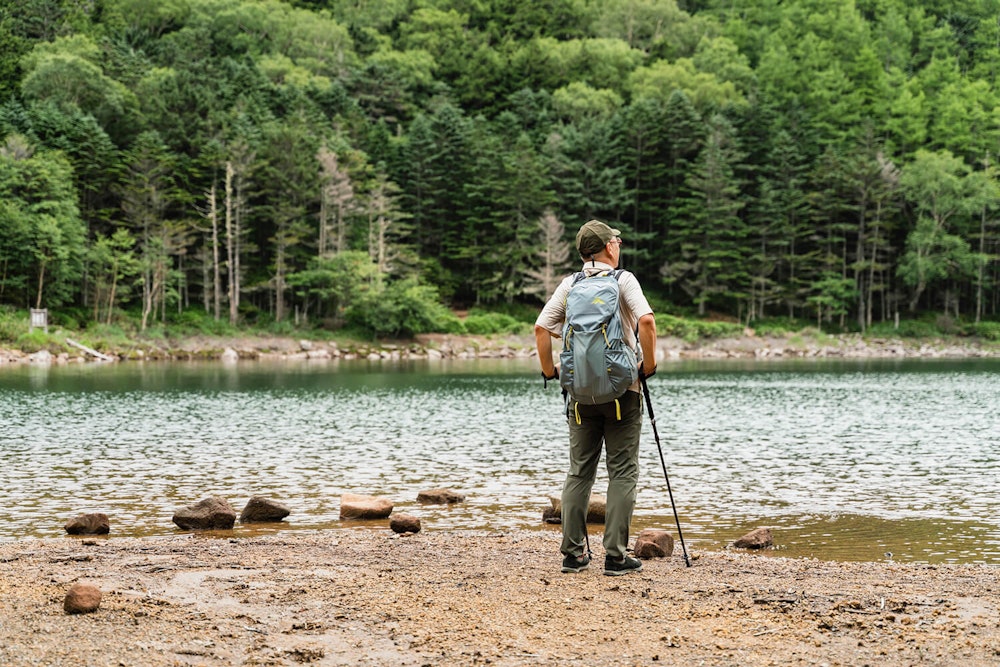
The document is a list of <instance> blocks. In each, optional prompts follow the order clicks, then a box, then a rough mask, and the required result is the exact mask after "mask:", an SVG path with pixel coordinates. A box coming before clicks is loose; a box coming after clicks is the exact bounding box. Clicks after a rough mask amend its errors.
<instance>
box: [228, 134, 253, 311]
mask: <svg viewBox="0 0 1000 667" xmlns="http://www.w3.org/2000/svg"><path fill="white" fill-rule="evenodd" d="M256 157H257V156H256V154H255V153H254V152H252V151H251V150H250V147H249V146H247V145H246V144H245V143H238V144H236V145H234V146H233V148H232V159H230V160H227V161H226V268H227V278H228V283H229V290H228V296H229V323H230V324H233V325H235V324H236V323H237V321H238V319H239V307H240V291H241V284H242V273H241V271H240V257H241V255H242V253H243V252H244V250H245V249H244V248H243V216H244V215H245V214H246V191H247V189H248V188H249V183H250V174H251V170H252V167H253V164H254V160H255V159H256Z"/></svg>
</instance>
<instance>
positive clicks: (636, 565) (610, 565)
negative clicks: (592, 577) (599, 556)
mask: <svg viewBox="0 0 1000 667" xmlns="http://www.w3.org/2000/svg"><path fill="white" fill-rule="evenodd" d="M640 570H642V563H640V562H639V561H638V560H636V559H635V558H632V557H630V556H625V557H624V558H622V559H621V560H615V559H614V558H612V557H611V556H605V557H604V574H606V575H607V576H609V577H619V576H621V575H623V574H628V573H629V572H639V571H640Z"/></svg>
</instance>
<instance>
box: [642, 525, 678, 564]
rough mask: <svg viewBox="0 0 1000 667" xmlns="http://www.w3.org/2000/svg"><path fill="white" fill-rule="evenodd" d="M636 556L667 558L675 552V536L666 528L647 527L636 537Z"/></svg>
mask: <svg viewBox="0 0 1000 667" xmlns="http://www.w3.org/2000/svg"><path fill="white" fill-rule="evenodd" d="M634 551H635V557H636V558H643V559H648V558H666V557H667V556H669V555H670V554H672V553H674V538H673V537H671V536H670V533H668V532H667V531H665V530H659V529H657V528H647V529H645V530H643V531H642V532H640V533H639V535H638V537H636V538H635V548H634Z"/></svg>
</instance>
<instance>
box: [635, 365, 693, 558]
mask: <svg viewBox="0 0 1000 667" xmlns="http://www.w3.org/2000/svg"><path fill="white" fill-rule="evenodd" d="M639 379H640V380H642V393H643V395H645V397H646V408H647V409H648V410H649V423H650V424H651V425H652V427H653V439H654V440H656V449H657V451H659V452H660V465H661V466H663V479H665V480H666V481H667V494H668V495H669V496H670V507H672V508H673V510H674V523H676V524H677V537H679V538H680V541H681V551H682V552H683V553H684V564H685V565H687V566H688V567H691V561H690V560H689V559H688V552H687V547H686V546H684V533H682V532H681V520H680V519H679V518H677V505H675V504H674V492H673V491H671V490H670V477H669V476H668V475H667V463H666V461H664V459H663V447H661V446H660V434H659V433H657V432H656V417H654V416H653V401H652V400H650V398H649V385H647V384H646V377H645V376H640V378H639Z"/></svg>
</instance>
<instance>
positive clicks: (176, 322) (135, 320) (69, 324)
mask: <svg viewBox="0 0 1000 667" xmlns="http://www.w3.org/2000/svg"><path fill="white" fill-rule="evenodd" d="M536 314H537V309H536V308H529V307H526V306H517V307H515V306H511V307H503V308H498V309H495V310H487V309H482V308H475V309H472V310H471V311H470V312H469V313H468V315H467V316H466V317H465V319H464V320H462V328H463V332H462V333H466V334H471V335H480V336H491V335H522V336H530V335H531V330H532V323H533V320H534V316H535V315H536ZM86 315H87V314H86V313H85V312H83V311H81V310H79V309H77V310H73V309H67V310H66V311H56V312H54V313H50V325H49V331H48V332H46V331H44V330H41V329H35V330H29V326H28V323H29V320H28V311H27V310H24V309H20V310H18V309H15V308H13V307H11V306H2V305H0V347H8V348H13V349H18V350H21V351H23V352H35V351H38V350H42V349H45V350H48V351H49V352H51V353H53V354H59V353H61V352H72V351H73V350H72V348H71V347H70V346H69V345H68V344H67V343H66V338H72V339H74V340H76V341H78V342H80V343H82V344H83V345H86V346H88V347H92V348H94V349H96V350H100V351H104V352H108V353H113V354H122V355H125V356H131V355H132V354H134V353H135V352H136V350H143V351H144V353H145V354H150V353H155V352H156V351H160V352H162V351H163V350H169V349H170V348H171V347H175V346H177V345H179V344H180V343H181V342H182V341H184V340H189V339H191V338H195V337H199V336H204V337H208V338H227V337H229V338H235V337H253V336H262V337H268V336H277V337H288V338H302V339H306V340H314V341H326V342H332V343H336V344H337V346H338V347H340V348H341V349H344V350H349V349H356V348H359V347H370V346H371V345H373V344H375V345H377V344H378V341H373V340H372V338H371V336H370V334H366V333H365V332H361V331H357V330H351V329H330V328H327V327H324V326H321V325H317V324H312V323H311V324H309V325H304V326H295V324H294V323H293V322H290V321H285V322H273V321H270V320H268V319H266V318H264V321H262V322H260V323H259V324H254V325H247V326H239V327H237V326H232V325H230V324H229V322H228V320H225V319H224V320H221V321H216V320H215V319H214V318H213V317H211V316H210V315H208V314H207V313H205V312H203V311H201V310H200V309H191V310H188V311H185V312H183V313H180V314H176V313H174V314H171V315H170V316H169V319H168V321H167V322H165V323H164V322H155V323H153V324H152V325H150V326H148V327H147V328H146V330H145V331H142V330H141V317H140V314H139V313H135V312H121V313H116V316H115V317H114V318H113V320H112V322H111V323H110V324H104V323H96V322H88V321H87V319H86ZM656 325H657V331H658V333H659V334H660V335H661V336H674V337H677V338H681V339H683V340H684V341H686V342H688V343H692V344H694V343H698V342H699V341H710V340H713V339H720V338H734V337H739V336H742V335H744V326H743V324H741V323H738V322H733V321H724V320H721V319H719V318H712V319H703V318H697V317H694V316H691V315H690V314H683V315H681V314H672V313H669V312H665V311H657V314H656ZM750 328H751V329H753V331H754V332H755V333H756V334H757V335H758V336H775V337H783V338H786V339H788V342H789V344H791V345H796V346H803V345H806V344H807V343H809V344H819V345H825V344H829V343H830V341H831V340H833V339H834V338H835V336H836V334H831V333H828V332H827V331H826V330H824V329H819V328H817V327H816V325H815V321H813V320H811V319H793V318H788V317H780V318H768V319H762V320H755V321H754V322H752V323H751V324H750ZM441 333H456V332H454V331H443V332H441ZM855 333H857V332H855ZM865 337H866V338H869V339H872V338H894V339H904V340H906V339H910V340H928V339H937V340H941V339H945V340H947V339H956V338H959V339H969V338H972V339H976V340H980V341H982V342H984V343H986V344H991V343H997V342H1000V321H992V320H991V321H984V322H979V323H975V322H966V321H963V320H960V319H954V318H950V317H943V316H941V315H939V314H928V315H926V316H923V317H918V318H913V319H908V320H902V321H901V322H900V323H899V326H898V327H896V326H894V324H893V323H892V322H880V323H877V324H875V325H874V326H872V327H871V328H870V329H869V330H868V331H867V332H866V334H865Z"/></svg>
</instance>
